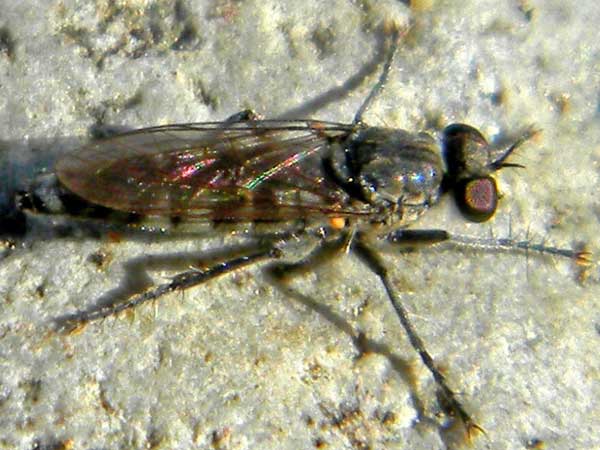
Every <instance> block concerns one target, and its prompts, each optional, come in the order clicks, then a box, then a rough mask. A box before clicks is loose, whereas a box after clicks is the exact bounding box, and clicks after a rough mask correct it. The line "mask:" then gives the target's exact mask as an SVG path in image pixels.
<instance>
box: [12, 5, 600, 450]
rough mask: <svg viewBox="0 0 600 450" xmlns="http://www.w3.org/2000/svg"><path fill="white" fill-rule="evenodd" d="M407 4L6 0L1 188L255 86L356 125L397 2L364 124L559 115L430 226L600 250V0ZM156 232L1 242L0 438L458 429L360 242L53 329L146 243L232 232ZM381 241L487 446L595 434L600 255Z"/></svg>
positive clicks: (263, 436) (376, 439)
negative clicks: (490, 197)
mask: <svg viewBox="0 0 600 450" xmlns="http://www.w3.org/2000/svg"><path fill="white" fill-rule="evenodd" d="M411 3H412V6H411V7H408V6H406V5H405V3H404V2H391V1H390V2H376V1H364V2H360V3H359V2H350V1H341V0H329V1H314V2H310V3H309V4H308V5H307V4H305V3H302V4H301V3H300V2H292V1H288V2H277V1H270V0H261V1H254V0H247V1H235V0H214V1H209V0H199V1H195V2H193V1H185V0H182V1H172V0H164V1H163V0H157V1H154V2H146V1H137V0H136V1H129V2H127V1H121V2H92V1H76V0H66V1H65V0H63V1H54V0H53V1H43V2H42V1H37V2H36V1H33V0H26V1H22V2H12V1H9V0H0V148H1V151H2V154H1V156H0V157H1V158H2V164H1V165H0V171H1V173H2V177H3V181H2V187H3V191H2V194H1V195H0V201H4V202H6V200H7V198H9V197H8V195H9V193H10V192H11V189H14V188H15V186H24V185H26V184H27V183H28V180H29V179H31V178H32V177H34V176H35V175H36V174H37V173H39V171H40V170H42V169H43V168H44V167H46V168H51V164H52V160H53V159H54V157H55V155H56V154H59V153H61V152H65V151H69V150H72V149H74V148H77V146H78V145H80V144H81V143H83V142H85V141H86V140H88V139H89V138H90V136H91V134H92V131H94V130H99V129H100V130H101V129H104V128H106V126H120V127H127V128H136V127H143V126H149V125H156V124H167V123H177V122H192V121H213V120H222V119H224V118H226V117H228V116H230V115H231V114H233V113H235V112H237V111H239V110H241V109H244V108H249V107H250V108H253V109H255V110H256V111H258V112H260V113H261V114H263V115H265V116H266V117H278V116H281V115H287V116H296V117H313V118H319V119H325V120H334V121H340V122H349V121H351V120H352V117H353V115H354V113H355V111H356V110H357V108H358V106H359V105H360V103H361V102H362V100H363V99H364V97H365V96H366V95H367V93H368V92H369V89H370V87H371V86H372V85H373V83H374V82H375V81H376V78H377V71H375V72H374V71H373V70H371V69H373V61H376V60H377V55H378V48H379V45H380V44H381V39H382V31H381V30H382V23H383V20H384V19H395V20H396V21H398V23H402V24H404V25H406V24H408V23H410V24H411V27H410V30H409V31H408V33H407V35H406V37H405V39H404V40H403V42H402V45H401V48H400V49H399V54H398V58H397V59H396V61H395V65H394V67H393V70H392V73H391V76H390V80H389V82H388V84H387V86H386V89H385V90H384V91H383V93H382V94H381V96H380V97H379V98H378V99H377V101H376V103H375V104H374V105H373V108H372V109H371V110H370V111H369V112H368V114H367V115H366V120H367V121H368V122H369V123H370V124H372V125H380V126H383V125H384V126H389V127H399V128H405V129H408V130H411V131H418V130H427V131H429V132H431V133H434V134H435V133H437V132H438V131H439V128H440V127H443V126H444V125H446V124H448V123H451V122H465V123H469V124H472V125H474V126H476V127H478V128H480V129H481V130H482V132H483V133H484V134H486V135H487V136H489V137H490V138H492V139H493V138H500V137H502V136H506V135H510V134H511V133H514V132H515V131H517V130H519V129H521V128H523V127H524V126H526V125H528V124H532V123H535V124H536V125H537V126H538V127H539V128H541V129H543V130H544V131H543V134H542V135H541V137H540V139H538V140H537V141H536V142H534V143H531V144H529V145H527V146H526V147H524V148H523V149H522V150H519V152H518V154H517V155H516V157H515V158H514V161H515V162H519V163H521V164H523V165H525V166H526V168H525V169H520V170H515V169H512V170H511V169H507V170H505V171H503V172H502V173H500V175H499V186H500V188H501V190H502V193H503V195H504V196H503V198H502V200H501V204H500V209H499V211H498V213H497V215H496V217H495V218H494V220H493V221H491V222H489V223H487V224H484V225H481V224H466V223H464V221H463V219H462V218H461V217H460V215H459V213H458V212H457V210H456V208H455V207H453V206H452V204H451V202H450V201H444V202H442V204H441V205H439V207H438V208H436V209H435V210H433V211H431V212H430V213H428V215H427V216H426V217H425V218H423V221H422V222H420V223H419V224H418V225H419V227H423V228H427V227H434V228H445V229H449V230H452V231H453V232H456V233H462V234H468V235H473V236H479V237H489V236H490V235H495V236H500V237H506V236H508V235H509V233H510V234H511V235H512V236H514V237H519V238H525V237H526V236H529V237H530V238H532V239H534V240H536V241H542V240H544V239H546V240H547V241H548V242H549V243H551V244H552V245H556V246H559V247H565V248H571V247H579V246H582V245H585V246H586V248H587V249H589V250H590V251H592V252H596V254H597V253H598V252H599V250H600V249H599V248H598V247H599V245H598V238H597V230H598V218H599V217H600V203H599V201H598V195H597V192H598V190H599V185H600V182H599V170H600V162H599V161H600V122H599V112H598V111H599V106H598V101H599V98H600V94H599V91H598V86H600V41H599V40H598V39H597V24H598V23H600V6H598V5H597V2H594V1H578V2H575V1H558V0H553V1H516V0H515V1H509V0H506V1H501V2H497V1H491V0H490V1H463V2H453V1H430V2H411ZM357 74H365V75H366V76H364V77H360V76H359V77H356V75H357ZM353 77H354V78H353ZM356 80H358V81H357V82H355V81H356ZM511 230H512V231H511ZM148 240H150V241H152V242H143V241H140V240H135V239H132V240H130V239H125V240H120V241H118V242H116V241H115V240H114V239H113V240H110V239H108V238H104V239H100V240H94V239H86V238H81V239H58V238H49V237H47V236H42V235H41V234H37V235H36V234H35V233H34V234H33V235H28V236H27V245H26V246H24V247H23V246H18V247H17V249H15V250H14V251H12V252H8V253H6V254H5V258H4V259H3V260H2V261H0V430H1V431H0V448H7V449H9V448H10V449H12V448H22V449H29V448H76V449H79V448H81V449H92V448H95V449H99V448H165V449H167V448H222V449H256V448H261V449H275V448H277V449H298V448H331V449H338V448H340V449H341V448H358V449H363V448H374V449H379V448H411V449H431V448H459V447H461V446H463V445H464V443H463V442H462V441H461V436H460V432H459V431H457V430H456V429H455V428H452V429H446V428H445V427H444V425H445V424H447V418H444V417H443V414H442V406H441V405H440V404H439V402H438V399H437V398H436V395H435V385H434V383H433V382H432V380H431V377H430V375H429V373H428V372H427V371H426V369H424V368H423V366H422V365H421V363H420V361H419V360H418V358H417V356H416V355H415V353H414V351H413V350H412V349H411V348H410V346H409V344H408V342H407V340H406V337H405V336H404V333H403V332H402V329H401V328H400V326H399V325H398V321H397V318H396V317H395V316H394V314H393V313H392V310H391V307H390V305H389V304H388V302H387V300H386V297H385V295H384V291H383V289H382V287H381V286H380V285H379V283H378V281H377V279H376V278H375V276H374V275H372V274H371V273H369V272H368V270H367V269H366V268H365V266H364V265H362V263H360V261H358V260H357V259H356V258H354V257H352V255H349V256H343V257H341V258H339V259H337V260H336V261H334V262H333V263H332V264H331V265H330V266H328V267H324V268H322V269H320V270H318V271H317V272H315V273H308V274H306V275H304V276H302V277H300V278H298V279H296V280H294V281H293V283H292V287H293V289H294V291H295V292H296V294H295V295H289V293H285V292H282V291H281V290H278V289H276V288H275V287H274V286H273V285H272V284H271V283H269V282H268V280H267V279H266V277H265V276H264V273H263V272H262V271H261V269H260V267H259V266H257V267H253V268H248V269H244V270H242V271H240V272H237V273H235V274H231V275H228V276H226V277H223V278H220V279H218V280H214V281H211V282H209V283H207V284H206V285H205V286H203V287H200V288H195V289H192V290H190V291H188V292H186V293H185V294H183V295H182V294H173V295H170V296H167V297H165V298H162V299H161V300H159V301H158V302H156V303H155V304H154V306H152V305H147V306H143V307H141V308H139V309H138V310H137V311H136V313H135V316H134V317H131V316H129V317H128V316H120V317H118V318H109V319H107V320H105V321H102V322H98V323H93V324H91V325H89V326H88V327H86V328H85V329H84V330H83V331H82V332H81V333H79V334H76V335H69V336H65V335H61V334H57V333H55V332H53V331H51V330H50V329H49V327H48V324H49V322H50V321H51V320H52V319H53V318H55V317H58V316H60V315H62V314H66V313H70V312H75V311H77V310H79V309H82V308H85V307H86V306H87V307H89V306H90V305H93V304H94V303H95V302H96V301H97V300H98V299H99V298H101V297H102V296H103V295H104V294H106V293H107V292H110V291H111V289H114V288H115V287H116V286H117V285H119V283H120V282H121V280H122V278H123V276H124V266H123V263H124V262H126V261H128V260H131V258H134V257H141V256H147V255H164V254H174V253H178V252H189V251H196V252H205V251H210V250H214V249H219V248H222V247H223V246H224V245H235V244H236V242H238V240H239V239H238V238H236V237H235V236H231V235H230V234H228V233H220V234H217V235H214V234H210V236H208V237H206V238H204V239H201V240H199V239H180V240H174V241H173V240H168V241H166V240H164V239H156V240H155V241H154V240H153V239H146V240H145V241H148ZM93 255H96V256H93ZM97 255H103V256H104V257H105V258H104V259H103V261H102V262H100V259H99V258H98V257H97ZM385 259H386V262H387V264H388V265H389V267H390V268H391V270H392V272H393V277H394V281H395V282H396V283H397V287H398V290H399V291H400V292H401V295H402V298H403V300H404V301H405V302H406V305H407V308H408V309H409V310H410V311H411V319H412V320H413V322H414V324H415V326H416V327H417V329H418V330H419V332H420V333H421V335H422V337H423V338H424V339H425V341H426V342H427V345H428V348H429V350H430V352H431V353H432V354H433V355H434V357H435V358H436V360H437V362H438V363H439V364H440V366H441V367H443V368H444V370H445V373H446V375H447V377H448V381H449V383H450V384H451V385H452V386H454V388H455V389H456V390H457V391H458V392H460V399H461V400H462V401H463V402H464V404H465V407H466V408H467V409H468V411H469V412H470V413H471V414H472V415H473V417H474V418H475V419H476V421H477V422H478V423H479V424H480V425H481V426H482V427H483V428H485V430H486V432H487V434H486V435H481V436H478V437H477V438H476V439H475V440H474V441H473V443H472V446H473V448H482V449H484V448H485V449H518V448H527V445H529V446H530V447H531V446H533V447H532V448H538V447H535V446H534V445H541V443H542V442H543V443H545V445H546V447H545V448H549V449H550V448H551V449H584V448H585V449H591V448H597V447H599V446H600V433H599V432H598V426H597V425H598V423H600V412H599V408H598V406H597V399H598V398H599V397H600V392H599V389H600V388H599V386H600V383H599V382H598V379H599V367H600V361H599V360H598V358H597V348H598V340H599V338H600V336H599V331H598V330H599V328H600V316H599V315H598V306H599V305H598V298H599V296H598V294H599V291H600V288H599V283H598V281H599V278H600V277H599V273H598V267H597V266H596V265H594V266H592V267H591V268H590V269H589V270H588V271H586V272H584V273H583V272H581V271H580V270H579V269H578V268H577V267H575V265H574V264H573V262H572V261H568V260H553V259H548V258H536V257H534V256H533V255H530V257H529V258H526V257H525V256H524V255H510V254H497V253H494V252H491V253H476V252H472V251H469V252H464V251H462V252H461V251H456V250H455V251H431V250H430V251H426V252H422V253H417V254H410V255H408V256H407V255H397V254H396V255H395V254H393V253H392V254H389V255H386V256H385ZM173 273H174V272H173V271H169V270H159V271H156V272H152V273H151V275H152V277H153V279H154V281H155V282H156V283H160V282H164V280H166V279H167V278H168V277H169V276H171V275H173ZM359 332H362V333H364V335H365V339H364V340H363V343H362V345H360V344H359V343H358V342H357V340H356V336H357V335H358V334H359ZM365 349H366V350H368V351H367V352H365V351H364V350H365ZM36 446H37V447H36ZM539 448H541V447H539Z"/></svg>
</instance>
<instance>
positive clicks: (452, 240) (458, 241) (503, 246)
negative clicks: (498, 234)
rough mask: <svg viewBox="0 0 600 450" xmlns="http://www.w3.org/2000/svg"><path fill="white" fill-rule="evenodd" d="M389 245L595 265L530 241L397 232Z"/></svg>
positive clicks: (581, 254)
mask: <svg viewBox="0 0 600 450" xmlns="http://www.w3.org/2000/svg"><path fill="white" fill-rule="evenodd" d="M386 242H387V243H390V244H392V245H398V246H400V247H409V248H410V247H414V246H420V245H435V244H444V245H449V246H454V247H463V248H470V249H473V250H477V251H492V252H510V253H525V254H530V253H536V254H538V255H547V256H557V257H561V258H567V259H571V260H573V261H574V262H575V263H576V264H577V265H579V266H588V265H590V264H591V263H592V261H591V253H589V252H587V251H582V250H574V249H570V248H560V247H552V246H548V245H545V244H544V243H543V242H542V243H535V242H533V241H531V240H529V239H523V240H518V239H513V238H510V237H509V238H489V239H486V238H477V237H472V236H464V235H460V234H452V233H450V232H448V231H446V230H437V229H432V230H406V229H402V230H396V231H394V232H392V233H390V234H388V235H387V236H386Z"/></svg>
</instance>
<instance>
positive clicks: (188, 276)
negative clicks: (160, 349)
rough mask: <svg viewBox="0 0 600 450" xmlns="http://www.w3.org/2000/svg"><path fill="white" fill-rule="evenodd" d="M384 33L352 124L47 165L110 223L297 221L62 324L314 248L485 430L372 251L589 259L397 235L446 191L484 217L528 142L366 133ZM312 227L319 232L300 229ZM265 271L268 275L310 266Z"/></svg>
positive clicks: (243, 120) (192, 127) (279, 129)
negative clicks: (350, 264)
mask: <svg viewBox="0 0 600 450" xmlns="http://www.w3.org/2000/svg"><path fill="white" fill-rule="evenodd" d="M398 41H399V33H397V32H394V33H393V37H392V39H391V44H390V46H389V49H388V52H389V53H388V54H387V56H386V60H385V64H384V66H383V70H382V73H381V75H380V78H379V80H378V82H377V83H376V84H375V86H374V87H373V89H372V90H371V92H370V94H369V95H368V97H367V98H366V99H365V101H364V102H363V104H362V105H361V107H360V108H359V110H358V112H357V113H356V116H355V118H354V120H353V122H352V123H350V124H342V123H332V122H324V121H318V120H256V119H255V118H253V117H252V116H251V115H249V116H248V117H243V116H242V115H240V116H239V117H237V118H236V120H228V121H225V122H208V123H190V124H182V125H167V126H159V127H153V128H145V129H141V130H138V131H134V132H129V133H125V134H121V135H118V136H115V137H112V138H110V139H107V140H103V141H100V142H97V143H93V144H91V145H89V146H87V147H85V148H83V149H81V150H79V151H77V152H74V153H72V154H69V155H67V156H66V157H64V158H62V159H61V160H59V162H58V163H57V165H56V174H57V176H58V179H59V180H60V183H61V184H62V185H63V186H64V187H65V188H67V189H68V190H69V191H70V192H71V193H74V194H76V195H77V196H79V197H81V198H83V199H84V200H86V201H87V202H90V203H92V204H96V205H100V206H103V207H107V208H111V209H113V210H117V211H123V212H127V213H135V214H140V215H149V216H164V217H178V218H182V219H186V220H192V221H193V220H198V221H232V222H254V221H269V222H277V223H278V222H295V223H300V224H302V225H301V226H300V227H299V228H298V229H297V230H296V231H293V232H290V233H289V234H285V233H284V234H281V235H278V236H277V237H275V238H272V239H271V240H269V239H261V240H259V241H258V242H257V244H256V246H255V247H253V248H251V249H249V250H246V251H245V252H243V254H241V255H239V256H238V257H236V258H232V259H229V260H227V261H223V262H221V263H218V264H215V265H213V266H211V267H208V268H206V269H192V270H190V271H187V272H184V273H182V274H179V275H177V276H175V277H174V278H172V279H171V280H170V281H169V282H167V283H164V284H161V285H158V286H154V287H151V288H150V289H148V290H147V291H145V292H142V293H140V294H138V295H135V296H133V297H131V298H128V299H125V300H124V301H122V302H120V303H116V304H113V305H105V306H101V307H98V308H97V309H95V310H89V311H82V312H79V313H77V314H73V315H72V316H71V317H70V320H68V321H67V322H69V324H70V325H71V326H77V325H84V324H86V323H88V322H90V321H94V320H97V319H102V318H105V317H108V316H110V315H113V314H116V313H119V312H121V311H124V310H128V309H131V308H133V307H135V306H137V305H139V304H141V303H144V302H147V301H150V300H155V299H157V298H159V297H161V296H163V295H164V294H167V293H169V292H173V291H180V290H184V289H188V288H190V287H192V286H196V285H199V284H201V283H203V282H205V281H206V280H208V279H210V278H213V277H215V276H219V275H222V274H225V273H229V272H231V271H234V270H236V269H239V268H240V267H244V266H247V265H249V264H252V263H256V262H258V261H263V260H269V259H277V258H279V257H280V256H281V255H282V254H283V253H284V252H285V249H286V245H287V244H289V242H290V240H292V239H294V240H298V239H301V238H306V239H309V238H313V239H317V240H320V242H321V243H323V244H325V243H332V242H334V243H337V244H336V245H338V244H339V248H341V249H343V250H348V251H352V252H354V253H355V254H356V255H358V256H359V258H361V259H362V260H363V261H364V262H365V263H366V264H367V265H368V267H369V268H370V269H371V270H372V271H373V272H374V274H375V275H376V276H377V277H379V279H380V280H381V282H382V284H383V287H384V289H385V291H386V294H387V297H388V299H389V300H390V302H391V305H392V306H393V308H394V310H395V312H396V315H397V317H398V318H399V320H400V323H401V324H402V326H403V327H404V329H405V331H406V333H407V335H408V339H409V341H410V343H411V345H412V347H413V348H414V349H415V350H416V351H417V353H418V354H419V356H420V358H421V360H422V361H423V363H424V364H425V366H426V367H427V368H428V370H429V371H430V373H431V374H432V376H433V378H434V380H435V382H436V383H437V386H438V387H439V390H440V392H441V394H442V398H443V400H444V402H445V404H446V405H447V406H448V407H449V408H448V410H449V411H450V412H451V414H453V415H455V416H458V418H459V419H460V421H461V422H462V423H463V424H464V426H465V427H466V430H467V431H468V432H469V433H471V432H473V431H476V430H480V431H483V430H482V428H480V427H479V426H478V425H477V424H476V423H475V422H474V421H473V419H472V418H471V417H470V415H469V414H468V413H467V412H466V410H465V408H464V407H463V406H462V404H461V403H460V402H459V400H458V399H457V397H456V395H455V393H454V391H453V390H452V389H451V388H450V387H449V386H448V383H447V381H446V379H445V377H444V375H443V374H442V372H441V371H440V370H439V369H438V367H437V366H436V364H435V362H434V359H433V358H432V356H431V355H430V354H429V352H428V351H427V349H426V347H425V344H424V342H423V341H422V339H421V338H420V337H419V335H418V333H417V331H416V330H415V328H414V327H413V325H412V323H411V321H410V320H409V314H408V312H407V311H406V309H405V308H404V306H403V305H402V302H401V301H400V298H399V296H398V294H397V292H396V290H395V289H394V287H393V284H392V281H391V277H390V275H389V273H388V270H387V268H386V266H385V264H384V262H383V260H382V258H381V257H380V256H379V254H378V252H377V248H378V247H380V246H381V245H388V246H390V245H391V246H394V245H398V246H409V247H413V246H416V245H430V244H438V243H441V242H451V243H453V244H454V245H463V246H468V247H475V248H479V249H483V250H490V251H499V250H504V251H522V252H530V253H531V252H537V253H540V254H550V255H556V256H561V257H566V258H571V259H572V260H574V261H576V262H578V263H585V262H586V261H587V254H585V253H582V252H577V251H574V250H569V249H560V248H554V247H548V246H545V245H538V244H535V243H533V242H531V241H516V240H513V239H512V238H509V239H478V238H471V237H464V236H458V235H452V234H450V233H449V232H447V231H445V230H414V229H407V227H408V226H409V225H411V224H412V223H413V222H415V220H417V218H419V216H421V215H422V214H424V213H425V212H426V211H427V210H428V209H429V208H431V207H433V206H434V205H436V204H437V203H438V201H439V199H440V197H441V196H443V195H445V194H447V193H452V194H453V195H454V197H455V199H456V200H457V202H458V204H459V206H460V208H461V211H463V213H464V214H465V216H466V217H467V218H468V219H469V220H473V221H485V220H487V219H489V218H490V217H491V216H492V215H493V214H494V212H495V211H496V207H497V202H498V193H497V188H496V182H495V181H494V178H493V174H494V173H495V172H497V171H498V170H500V169H502V168H506V167H519V166H518V165H517V164H512V163H509V162H507V159H508V158H509V157H510V156H511V154H512V153H513V152H514V150H515V149H516V148H518V147H519V146H521V145H522V144H523V143H524V142H526V141H527V140H528V139H529V138H531V137H532V136H533V134H534V133H535V130H533V129H528V130H527V131H525V132H524V133H522V135H521V136H520V137H519V138H518V139H516V140H515V141H514V142H513V143H512V144H510V145H508V146H497V145H491V144H488V142H487V141H486V139H485V138H484V137H483V135H482V134H481V133H480V132H479V131H478V130H476V129H475V128H473V127H471V126H468V125H464V124H452V125H449V126H448V127H446V128H445V130H444V131H443V133H442V139H441V146H440V145H439V144H438V143H437V142H436V140H435V139H434V138H433V137H432V136H430V135H429V134H426V133H418V134H414V133H410V132H408V131H404V130H400V129H390V128H380V127H371V126H367V125H365V123H364V122H363V114H364V113H365V111H366V110H367V109H368V107H369V106H370V104H371V103H372V102H373V100H374V99H375V98H376V97H377V95H378V94H379V93H380V91H381V90H382V88H383V87H384V84H385V83H386V80H387V78H388V76H389V73H390V69H391V67H392V63H393V60H394V55H395V53H396V50H397V48H398ZM310 223H317V224H319V225H318V226H317V227H312V228H311V227H310V226H309V225H308V224H310ZM313 255H314V253H310V254H309V255H308V256H307V257H306V258H304V259H302V260H301V261H299V262H297V263H292V264H287V265H286V264H281V263H279V262H276V263H274V265H276V266H277V267H279V269H282V270H278V271H274V273H275V272H279V273H281V272H284V273H286V272H291V271H293V269H294V268H295V267H301V266H306V265H307V264H310V261H311V260H312V257H313Z"/></svg>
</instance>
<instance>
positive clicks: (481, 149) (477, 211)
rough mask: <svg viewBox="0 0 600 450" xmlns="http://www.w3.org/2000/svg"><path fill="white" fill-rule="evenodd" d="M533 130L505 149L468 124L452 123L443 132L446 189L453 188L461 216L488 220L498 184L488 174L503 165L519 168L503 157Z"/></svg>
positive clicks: (491, 212) (496, 203) (492, 212)
mask: <svg viewBox="0 0 600 450" xmlns="http://www.w3.org/2000/svg"><path fill="white" fill-rule="evenodd" d="M533 134H534V130H533V129H530V130H528V131H526V132H525V133H524V134H523V135H522V136H521V137H520V138H519V139H517V140H516V141H515V142H514V143H513V144H512V145H510V146H509V147H508V148H506V147H499V146H494V145H490V144H489V143H488V142H487V140H486V139H485V137H483V135H482V134H481V133H480V132H479V130H477V129H476V128H473V127H472V126H470V125H465V124H462V123H455V124H451V125H448V126H447V127H446V128H445V129H444V131H443V138H442V140H443V154H444V159H445V161H446V168H447V172H446V174H445V176H444V186H445V188H446V189H451V190H453V191H454V196H455V200H456V203H457V205H458V206H459V208H460V210H461V212H462V213H463V215H464V216H465V217H466V218H467V219H469V220H471V221H473V222H485V221H486V220H489V219H490V218H491V217H492V216H493V215H494V213H495V212H496V208H497V206H498V187H497V185H496V180H495V179H494V178H493V177H492V174H493V173H494V172H496V171H497V170H500V169H501V168H503V167H522V166H520V165H518V164H511V163H507V162H506V159H507V158H508V157H509V156H510V155H511V154H512V153H513V151H514V150H515V149H516V148H517V147H518V146H520V145H521V144H522V143H523V142H525V141H526V140H527V139H529V138H531V137H532V135H533Z"/></svg>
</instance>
